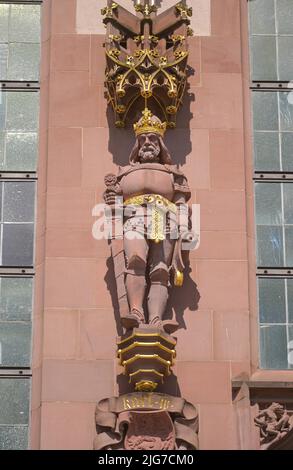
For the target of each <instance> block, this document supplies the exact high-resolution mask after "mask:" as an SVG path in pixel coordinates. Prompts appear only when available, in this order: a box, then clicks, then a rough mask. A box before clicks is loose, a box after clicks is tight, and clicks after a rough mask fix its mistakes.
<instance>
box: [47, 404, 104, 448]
mask: <svg viewBox="0 0 293 470" xmlns="http://www.w3.org/2000/svg"><path fill="white" fill-rule="evenodd" d="M94 416H95V404H94V403H43V406H42V434H41V449H42V450H93V441H94V437H95V432H96V431H95V421H94Z"/></svg>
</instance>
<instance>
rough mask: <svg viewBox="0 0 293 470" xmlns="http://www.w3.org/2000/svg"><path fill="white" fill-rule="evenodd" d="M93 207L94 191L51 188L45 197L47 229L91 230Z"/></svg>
mask: <svg viewBox="0 0 293 470" xmlns="http://www.w3.org/2000/svg"><path fill="white" fill-rule="evenodd" d="M94 205H95V194H94V191H86V190H81V189H79V188H51V189H50V190H49V192H48V196H47V227H48V228H52V227H56V226H57V227H58V226H59V227H62V228H64V227H67V228H69V227H70V228H76V229H82V228H83V229H87V230H91V228H92V224H93V217H92V210H93V208H94Z"/></svg>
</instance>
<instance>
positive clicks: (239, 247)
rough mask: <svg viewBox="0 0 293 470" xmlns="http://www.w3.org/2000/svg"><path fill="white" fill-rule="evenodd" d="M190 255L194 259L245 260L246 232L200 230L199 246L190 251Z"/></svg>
mask: <svg viewBox="0 0 293 470" xmlns="http://www.w3.org/2000/svg"><path fill="white" fill-rule="evenodd" d="M190 256H191V258H194V259H215V260H246V259H247V246H246V234H245V233H244V232H226V231H216V230H214V231H205V230H202V231H201V233H200V245H199V248H198V249H197V250H193V251H191V252H190Z"/></svg>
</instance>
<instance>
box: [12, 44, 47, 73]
mask: <svg viewBox="0 0 293 470" xmlns="http://www.w3.org/2000/svg"><path fill="white" fill-rule="evenodd" d="M39 67H40V46H39V44H10V45H9V61H8V76H7V79H8V80H16V79H17V80H32V81H34V80H35V81H37V80H38V79H39Z"/></svg>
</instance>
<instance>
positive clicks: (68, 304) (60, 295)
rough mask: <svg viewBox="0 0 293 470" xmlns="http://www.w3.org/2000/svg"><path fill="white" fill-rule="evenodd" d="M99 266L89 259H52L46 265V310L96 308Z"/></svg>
mask: <svg viewBox="0 0 293 470" xmlns="http://www.w3.org/2000/svg"><path fill="white" fill-rule="evenodd" d="M97 289H98V278H97V266H96V263H95V261H93V260H87V259H62V258H50V259H48V260H47V263H46V284H45V299H46V308H51V307H55V308H56V307H57V308H58V307H61V308H68V309H71V308H72V309H75V308H79V307H82V308H86V307H94V306H95V296H96V295H97V293H96V291H97Z"/></svg>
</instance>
